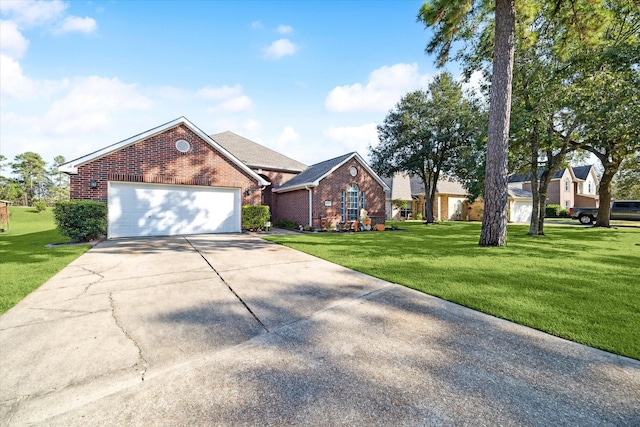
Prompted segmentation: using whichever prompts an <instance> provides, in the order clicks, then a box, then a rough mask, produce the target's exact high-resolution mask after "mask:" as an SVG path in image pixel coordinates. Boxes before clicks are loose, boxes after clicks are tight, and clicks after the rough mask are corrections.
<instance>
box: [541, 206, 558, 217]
mask: <svg viewBox="0 0 640 427" xmlns="http://www.w3.org/2000/svg"><path fill="white" fill-rule="evenodd" d="M559 216H560V205H547V206H546V207H545V208H544V217H545V218H558V217H559Z"/></svg>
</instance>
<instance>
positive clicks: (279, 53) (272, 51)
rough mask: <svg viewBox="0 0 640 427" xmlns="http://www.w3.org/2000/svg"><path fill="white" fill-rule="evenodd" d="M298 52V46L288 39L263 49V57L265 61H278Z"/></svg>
mask: <svg viewBox="0 0 640 427" xmlns="http://www.w3.org/2000/svg"><path fill="white" fill-rule="evenodd" d="M297 51H298V46H296V45H295V44H294V43H292V42H291V40H289V39H279V40H276V41H274V42H273V43H271V44H270V45H269V46H268V47H266V48H265V49H264V55H265V57H266V58H267V59H274V60H275V59H280V58H282V57H283V56H287V55H293V54H294V53H296V52H297Z"/></svg>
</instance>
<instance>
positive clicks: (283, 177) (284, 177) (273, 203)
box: [254, 169, 297, 220]
mask: <svg viewBox="0 0 640 427" xmlns="http://www.w3.org/2000/svg"><path fill="white" fill-rule="evenodd" d="M254 172H256V173H258V169H254ZM260 175H261V176H262V177H263V178H264V179H266V180H267V181H269V182H270V183H271V185H269V186H268V187H266V188H265V189H264V190H262V197H261V199H262V204H263V205H267V206H269V211H270V212H271V218H272V220H274V212H275V211H276V209H277V203H278V198H277V197H276V194H275V193H273V191H272V190H273V189H274V188H275V187H278V186H280V185H282V184H284V183H285V182H287V181H289V180H290V179H291V178H293V177H294V176H296V175H297V173H292V172H283V171H278V170H268V169H260Z"/></svg>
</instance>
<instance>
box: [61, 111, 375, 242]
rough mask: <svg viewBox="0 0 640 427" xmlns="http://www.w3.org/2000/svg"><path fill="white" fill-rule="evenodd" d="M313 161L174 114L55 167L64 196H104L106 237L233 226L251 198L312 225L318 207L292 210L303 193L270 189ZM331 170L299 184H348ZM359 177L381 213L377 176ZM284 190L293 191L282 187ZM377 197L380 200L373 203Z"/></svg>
mask: <svg viewBox="0 0 640 427" xmlns="http://www.w3.org/2000/svg"><path fill="white" fill-rule="evenodd" d="M347 157H348V159H350V160H351V161H352V163H350V164H349V166H348V167H351V166H355V163H353V162H356V163H359V168H360V170H362V171H363V172H364V173H365V174H369V175H371V174H372V176H371V177H370V179H371V182H377V181H376V178H377V180H379V178H378V177H377V175H375V173H374V172H373V171H372V170H371V169H370V168H369V167H368V166H367V165H366V163H365V162H364V161H363V160H362V159H361V158H360V156H358V155H357V154H355V153H352V154H350V155H347ZM354 158H356V160H353V159H354ZM345 159H346V157H345ZM346 161H347V160H345V162H346ZM315 166H316V165H314V166H311V167H307V166H306V165H304V164H302V163H300V162H297V161H295V160H293V159H290V158H288V157H286V156H284V155H281V154H279V153H276V152H275V151H273V150H270V149H268V148H266V147H263V146H261V145H259V144H256V143H254V142H252V141H249V140H247V139H245V138H242V137H240V136H238V135H235V134H233V133H231V132H224V133H222V134H216V135H213V136H208V135H207V134H205V133H204V132H203V131H201V130H200V129H199V128H197V127H196V126H195V125H194V124H193V123H191V122H190V121H188V120H187V119H186V118H184V117H181V118H179V119H176V120H173V121H171V122H168V123H165V124H163V125H161V126H158V127H156V128H153V129H150V130H148V131H146V132H143V133H141V134H138V135H135V136H133V137H131V138H128V139H126V140H124V141H120V142H118V143H116V144H113V145H110V146H108V147H105V148H103V149H101V150H98V151H95V152H93V153H90V154H87V155H86V156H83V157H80V158H78V159H75V160H72V161H70V162H67V163H65V164H64V165H62V166H60V168H59V170H60V171H61V172H65V173H67V174H69V175H70V194H71V198H72V199H85V200H97V201H103V202H106V203H107V206H108V232H107V235H108V237H109V238H113V237H127V236H160V235H180V234H199V233H224V232H239V231H241V215H242V206H243V205H259V204H267V205H269V206H270V207H271V210H272V212H274V213H277V214H276V215H275V216H274V217H273V219H274V220H277V219H289V220H297V219H304V221H300V223H302V224H311V225H313V226H314V227H317V226H319V225H320V215H323V213H324V211H321V210H320V209H318V208H316V207H315V206H314V208H313V210H311V211H310V212H312V214H314V215H316V216H311V217H304V218H302V217H300V215H298V212H299V211H301V210H303V211H307V210H308V203H309V199H304V200H300V206H298V205H296V204H295V203H293V202H292V201H293V200H294V199H295V197H292V196H285V197H284V198H283V199H282V200H283V202H282V203H280V193H279V192H278V190H279V189H280V188H282V187H286V185H287V183H289V182H291V181H292V180H293V179H295V178H297V177H298V176H300V175H302V174H304V172H306V171H307V170H308V169H314V168H315ZM316 169H317V168H316ZM339 177H344V173H342V171H341V170H340V168H339V167H337V168H335V169H334V170H331V171H328V173H327V174H326V175H325V176H323V177H322V178H321V179H320V180H319V181H322V185H319V184H320V182H318V185H314V183H307V187H309V188H312V189H313V190H312V191H315V192H316V193H317V194H322V195H323V196H324V195H325V194H328V193H329V192H330V191H329V190H328V188H329V187H330V186H331V185H336V186H337V187H336V188H335V192H337V193H338V194H340V192H341V191H342V190H343V189H344V188H346V186H347V185H348V184H346V183H342V184H340V185H339V180H340V178H339ZM361 178H362V177H361ZM361 178H358V179H361ZM354 180H355V178H353V177H352V179H351V180H350V182H349V183H351V182H354ZM367 182H369V181H367V180H366V178H362V180H361V181H358V183H361V185H363V186H364V187H363V188H366V189H367V192H368V193H369V194H370V195H371V196H372V197H371V200H370V201H369V203H370V204H369V203H368V205H370V206H372V207H373V209H372V210H373V211H374V212H375V211H377V210H381V211H382V212H384V196H382V198H381V199H380V198H379V197H377V196H378V195H379V193H382V194H383V193H384V188H383V186H384V183H382V184H379V185H380V187H379V188H377V187H375V186H371V185H369V186H367ZM380 182H381V181H380ZM316 187H319V188H316ZM321 190H322V192H321ZM289 192H291V193H295V190H285V191H283V192H282V194H286V193H289ZM365 194H366V193H365ZM310 197H312V196H310ZM318 197H319V196H318ZM367 200H369V199H367ZM379 200H381V207H379V206H377V205H375V203H378V202H379ZM280 205H282V206H280Z"/></svg>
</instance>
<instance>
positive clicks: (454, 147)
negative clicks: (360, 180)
mask: <svg viewBox="0 0 640 427" xmlns="http://www.w3.org/2000/svg"><path fill="white" fill-rule="evenodd" d="M483 114H484V113H483V111H482V109H481V107H480V104H478V103H476V102H475V101H474V100H473V99H471V98H469V97H468V96H467V95H465V94H464V93H463V91H462V85H461V84H460V83H459V82H456V81H455V80H454V79H453V77H452V76H451V74H450V73H448V72H444V73H441V74H439V75H437V76H436V77H435V78H434V81H433V82H432V83H431V84H430V85H429V87H428V89H427V91H422V90H417V91H414V92H410V93H408V94H406V95H405V96H403V97H402V99H401V100H400V102H399V103H398V104H397V105H396V106H395V107H394V108H393V109H392V110H391V111H389V113H388V114H387V116H386V118H385V120H384V123H383V124H382V125H379V126H378V138H379V140H380V143H379V144H378V145H377V146H376V147H372V146H370V147H369V150H370V153H371V162H372V167H373V169H374V170H375V171H376V172H377V173H378V174H380V175H386V176H393V175H394V174H396V173H398V172H402V173H406V174H410V175H413V176H417V177H419V178H420V179H421V181H422V183H423V185H424V187H425V193H426V199H427V221H428V222H433V215H432V214H431V212H432V210H433V209H432V206H433V200H434V195H435V188H436V186H437V183H438V179H439V178H440V176H441V174H454V173H456V172H458V171H459V170H463V169H464V168H463V164H464V159H465V158H467V157H468V156H470V155H474V156H475V155H476V153H475V152H470V150H469V147H475V146H477V143H478V141H484V134H485V130H486V129H485V123H484V120H482V119H481V118H482V117H483ZM473 163H476V161H474V162H473Z"/></svg>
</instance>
